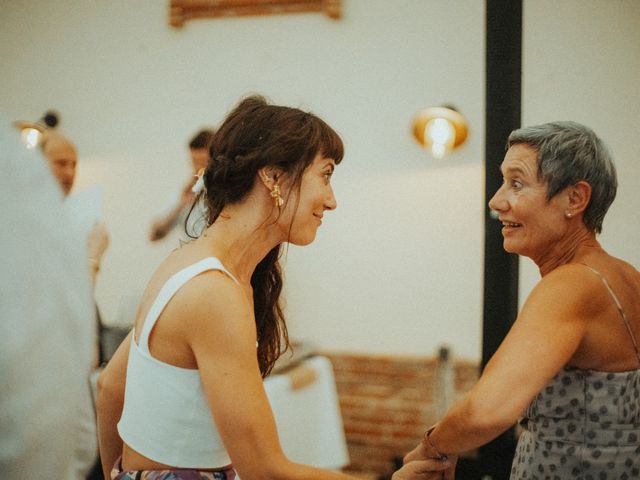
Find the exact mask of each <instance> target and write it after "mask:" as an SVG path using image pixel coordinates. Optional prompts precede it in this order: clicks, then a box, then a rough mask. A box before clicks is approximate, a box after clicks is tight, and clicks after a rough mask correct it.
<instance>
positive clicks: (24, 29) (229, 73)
mask: <svg viewBox="0 0 640 480" xmlns="http://www.w3.org/2000/svg"><path fill="white" fill-rule="evenodd" d="M560 3H562V2H560ZM603 3H606V4H608V5H610V4H611V3H613V4H614V5H616V7H619V8H606V7H603V6H602V4H603ZM167 4H168V2H166V1H165V0H155V1H145V2H128V1H123V0H120V1H107V0H95V1H92V2H86V1H83V0H75V1H74V0H66V1H63V0H52V1H50V2H43V1H37V0H31V1H27V0H25V1H21V2H11V3H9V4H8V5H3V9H2V10H3V11H2V16H0V59H1V61H0V78H1V79H2V88H1V89H0V108H1V109H3V110H5V111H6V112H7V113H8V114H9V116H10V117H11V118H15V119H35V118H38V117H39V116H40V115H41V114H42V113H43V112H44V111H45V110H46V109H47V108H50V107H55V108H57V109H58V110H59V111H60V112H61V114H62V122H63V123H62V125H61V128H62V129H63V130H64V132H65V133H67V134H68V135H69V136H70V137H71V138H72V139H74V140H75V141H76V143H77V144H78V147H79V150H80V156H81V170H80V174H79V178H78V183H79V188H82V187H83V186H86V185H89V184H92V183H100V184H102V185H103V186H104V189H105V208H104V210H105V211H104V214H105V219H106V221H107V223H108V226H109V229H110V232H111V238H112V242H111V247H110V249H109V250H108V253H107V255H106V258H105V264H104V267H103V271H102V272H101V277H100V280H99V284H98V291H97V297H98V301H99V303H100V305H101V307H102V310H103V312H104V314H105V316H106V319H107V321H108V322H115V321H117V320H118V319H119V318H120V314H119V310H120V308H121V305H124V304H126V302H127V300H126V299H127V297H130V296H131V295H134V294H135V293H137V292H138V291H139V289H140V288H141V287H142V286H143V285H144V283H145V281H146V278H147V277H148V275H149V274H150V273H151V271H152V270H153V268H154V266H155V265H156V264H157V263H158V262H159V261H160V260H161V259H162V257H163V256H164V255H165V254H166V253H167V252H168V251H169V250H170V249H171V248H173V247H174V246H175V238H174V239H173V240H169V241H167V242H165V243H163V244H162V245H158V246H150V245H149V244H148V242H147V240H146V235H147V230H148V226H149V221H150V219H151V218H152V217H153V215H154V214H155V213H157V212H158V210H159V209H160V208H161V207H162V206H163V205H166V204H167V203H168V202H169V201H170V198H171V197H172V196H174V195H175V193H176V190H177V189H178V188H179V186H180V185H181V184H182V182H183V181H184V180H183V179H184V178H185V176H186V175H188V163H187V150H186V145H185V144H186V141H187V139H188V138H189V136H190V135H191V134H192V133H193V132H194V131H195V130H196V129H197V128H199V127H200V126H202V125H215V124H217V123H219V121H220V120H221V119H222V118H223V116H224V114H225V112H226V111H228V110H229V109H230V108H232V107H233V105H234V104H235V103H236V101H237V100H238V99H239V98H240V97H241V96H243V95H245V94H247V93H251V92H259V93H263V94H265V95H267V96H268V97H269V98H270V99H271V100H272V101H274V102H276V103H283V104H287V105H292V106H300V107H302V108H304V109H309V110H312V111H314V112H315V113H317V114H319V115H320V116H321V117H323V118H325V119H326V120H327V121H328V122H329V123H330V124H331V125H333V126H334V127H335V128H336V129H337V130H338V131H339V132H340V133H341V134H342V136H343V138H344V140H345V144H346V148H347V153H346V158H345V160H344V162H343V164H342V165H341V166H340V167H339V168H338V170H337V172H336V175H335V177H334V178H335V180H334V182H335V190H336V195H337V198H338V204H339V206H338V209H337V211H336V212H333V213H329V214H328V216H327V218H326V221H325V222H324V223H323V226H322V228H321V230H320V233H319V235H318V239H317V241H316V242H315V243H314V244H313V245H311V246H309V247H305V248H298V247H294V246H292V247H290V248H289V250H288V254H287V257H286V260H285V262H286V267H285V268H286V281H287V287H286V299H287V313H288V316H289V324H290V330H291V333H292V335H293V336H294V337H302V338H305V339H308V340H310V341H313V342H315V343H316V344H317V345H318V346H320V347H322V348H326V349H337V350H349V351H355V352H373V353H393V354H425V353H426V354H430V353H432V352H434V351H435V349H436V348H437V347H438V345H440V344H441V343H448V344H450V345H451V346H452V347H453V349H454V351H455V352H456V353H457V354H458V355H461V356H463V357H466V358H470V359H477V358H479V356H480V345H481V341H480V332H481V320H482V249H483V246H482V244H483V232H482V226H483V219H482V214H483V202H484V199H483V189H484V170H483V152H484V145H483V136H484V3H483V2H480V1H477V0H459V1H456V2H449V1H443V0H398V1H394V2H387V1H380V0H375V1H372V0H344V1H343V5H344V17H343V19H342V20H340V21H338V22H336V21H332V20H330V19H328V18H327V17H325V16H323V15H319V14H297V15H282V16H271V17H259V18H236V19H225V20H198V21H193V22H189V23H187V24H186V25H185V26H184V28H183V29H181V30H175V29H172V28H171V27H169V26H168V22H167ZM563 5H565V6H564V7H558V6H556V2H548V3H540V4H538V3H537V1H536V2H532V1H528V2H526V5H525V6H526V8H525V48H526V51H525V96H526V95H529V98H526V100H525V103H524V118H523V120H524V121H525V123H531V122H539V121H546V120H551V119H555V118H556V117H557V116H566V117H567V118H574V119H576V120H578V121H584V122H585V123H587V124H590V125H592V126H593V127H594V128H596V131H599V132H600V133H601V134H602V136H603V137H604V138H605V139H606V140H608V141H609V143H610V144H611V146H612V149H613V150H614V153H615V154H616V157H626V158H624V159H623V158H619V160H620V161H622V162H625V161H626V162H627V163H626V166H623V164H622V163H620V162H619V169H620V170H621V172H623V173H624V175H621V177H622V178H621V184H622V187H621V193H620V199H619V200H618V205H617V208H618V210H617V211H612V212H611V213H612V220H611V221H610V222H609V223H607V224H606V225H605V228H606V229H607V230H608V229H609V228H610V229H611V230H612V231H615V233H616V236H615V238H619V240H618V241H617V243H615V246H616V248H618V249H619V250H620V252H618V253H620V255H622V256H625V257H626V258H630V259H631V260H633V261H635V264H636V265H640V259H639V258H638V253H637V252H635V251H634V249H633V248H632V246H631V243H632V240H633V239H637V238H638V232H637V229H638V228H639V227H638V226H637V225H631V224H633V223H634V222H633V221H630V219H634V218H635V217H634V213H635V212H636V211H637V208H638V205H639V203H640V199H639V194H638V193H637V189H634V188H633V186H632V185H631V184H630V183H626V182H628V180H626V178H627V177H629V178H631V181H636V182H637V179H636V180H634V179H633V177H637V175H633V173H634V172H637V171H638V167H636V166H635V164H634V163H633V158H630V155H628V154H625V150H624V149H625V148H626V149H627V150H626V152H627V153H628V152H630V148H631V145H632V144H631V142H630V141H629V140H628V139H627V138H626V136H627V135H628V134H629V133H630V132H634V131H637V126H638V122H637V117H635V119H634V122H635V123H632V122H630V120H629V119H630V118H631V116H632V113H631V111H632V109H631V108H630V109H629V111H628V112H627V113H626V115H627V117H626V118H627V120H626V122H620V123H619V126H620V131H617V130H616V129H615V128H614V125H618V122H616V121H614V120H613V114H614V113H617V108H615V106H614V105H618V106H624V105H629V98H628V97H630V96H631V91H632V87H633V88H635V84H636V83H637V79H638V65H639V62H640V60H638V57H639V56H638V55H637V47H638V33H637V32H638V30H640V29H638V28H636V26H637V22H638V16H639V15H638V8H637V5H638V4H637V3H636V2H634V1H633V0H630V1H627V2H618V1H614V2H604V1H603V2H580V1H577V0H576V1H572V2H567V3H566V4H563ZM578 5H579V6H580V11H581V12H583V14H581V15H578V16H576V15H575V11H574V9H572V8H571V7H576V6H578ZM619 9H621V10H623V11H622V12H619V13H618V10H619ZM549 10H553V11H554V15H552V16H550V15H549V13H548V12H549ZM595 14H597V15H598V16H599V17H601V18H599V19H598V20H597V22H596V20H594V19H593V18H592V16H593V15H595ZM550 17H552V18H550ZM619 23H620V24H621V25H619ZM592 24H593V25H595V27H596V28H597V29H598V32H597V34H594V32H591V31H590V30H589V25H592ZM554 26H555V27H554ZM556 28H557V29H561V34H560V33H557V32H553V30H555V29H556ZM567 29H569V30H567ZM585 30H587V32H586V33H587V34H585ZM550 32H551V33H553V34H554V35H555V36H556V37H555V38H557V41H558V42H560V44H561V47H554V50H553V53H552V54H551V53H550V52H547V51H545V49H544V48H541V47H540V46H539V45H548V44H551V43H552V41H553V39H552V38H548V36H549V33H550ZM602 36H605V38H604V39H602V38H600V37H602ZM541 37H544V38H541ZM611 38H613V44H612V47H603V46H602V45H601V44H602V43H603V42H604V43H605V44H607V42H609V40H610V39H611ZM624 39H626V40H624ZM629 39H632V40H629ZM578 40H580V41H582V42H586V43H583V44H580V43H578V42H577V41H578ZM538 41H541V42H543V43H541V44H538V43H537V42H538ZM623 41H625V42H627V43H628V42H633V46H631V45H626V48H625V50H626V51H627V52H629V55H626V57H628V58H625V63H624V65H617V62H618V60H619V59H620V58H621V57H622V56H624V55H625V54H624V53H620V52H618V51H617V50H616V49H615V47H619V46H621V42H623ZM594 48H596V50H597V52H598V54H597V55H596V56H592V57H589V58H585V59H584V61H585V62H586V64H584V65H582V64H581V63H580V59H578V58H576V56H575V55H574V54H571V53H569V52H571V51H574V50H576V51H580V52H591V51H593V50H594ZM558 51H559V52H560V53H561V52H567V53H566V55H564V56H561V55H560V53H557V52H558ZM634 51H635V52H636V55H632V54H631V53H632V52H634ZM612 54H616V57H615V59H613V58H610V55H612ZM564 57H570V58H564ZM603 60H604V61H605V63H606V64H607V65H609V66H615V67H616V68H615V74H612V75H609V73H608V72H607V69H603V70H602V71H601V73H599V76H598V77H597V78H598V81H597V82H596V81H595V80H594V81H589V82H585V81H584V80H585V72H586V73H587V74H588V75H592V74H593V73H594V70H598V69H599V68H602V61H603ZM607 62H608V63H607ZM567 63H569V64H570V65H571V69H569V70H567V71H565V70H566V69H565V66H566V64H567ZM621 70H622V71H621ZM545 72H546V73H545ZM572 72H573V73H572ZM609 77H611V79H612V81H615V85H614V86H613V87H612V88H611V87H608V85H609ZM574 78H577V79H578V80H580V83H579V86H576V84H575V82H574ZM550 84H551V85H552V86H553V89H552V90H550V89H549V88H548V86H549V85H550ZM587 84H588V86H589V89H590V90H588V91H589V92H591V91H593V89H594V88H595V94H591V93H589V94H588V95H587V94H584V92H585V91H587ZM576 89H578V91H580V92H583V94H581V95H576V93H577V92H576ZM622 92H627V94H625V95H624V96H623V95H622ZM574 95H576V97H574ZM591 101H594V102H597V105H595V104H594V106H593V108H590V107H589V104H590V103H591ZM634 101H635V102H636V103H635V104H634V105H635V106H636V107H637V95H636V98H635V100H634ZM446 102H451V103H453V104H455V105H456V106H457V107H458V108H459V109H460V111H461V112H462V113H463V114H465V116H466V117H467V118H468V120H469V122H470V129H471V130H470V138H469V141H468V143H467V144H466V145H465V146H464V147H463V148H462V149H461V150H460V151H459V152H457V153H456V154H455V155H453V156H452V157H450V158H447V159H445V160H441V161H434V160H431V159H429V158H428V157H427V156H426V155H425V154H424V153H423V152H422V151H421V150H420V149H419V148H418V147H417V145H416V144H415V143H414V142H413V140H412V138H411V136H410V130H409V129H410V122H411V118H412V116H413V115H414V114H415V113H416V112H417V111H418V110H419V109H421V108H423V107H426V106H431V105H438V104H441V103H446ZM610 102H611V103H610ZM598 111H604V112H606V115H607V116H606V117H605V118H604V119H602V120H598V122H596V121H595V120H596V119H597V117H596V113H597V112H598ZM635 111H636V112H637V111H639V110H638V109H637V108H635ZM581 114H583V115H581ZM634 125H635V127H636V129H633V126H634ZM621 200H624V201H621ZM625 220H626V221H625ZM614 227H615V228H614ZM618 236H620V237H618ZM607 240H608V238H607ZM612 241H613V237H612ZM625 249H626V250H625ZM52 253H54V252H52ZM633 255H635V257H633ZM523 275H524V274H523ZM525 277H526V276H525ZM525 280H526V278H525Z"/></svg>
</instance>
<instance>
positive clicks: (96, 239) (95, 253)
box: [87, 222, 109, 265]
mask: <svg viewBox="0 0 640 480" xmlns="http://www.w3.org/2000/svg"><path fill="white" fill-rule="evenodd" d="M108 246H109V234H108V233H107V227H106V226H105V224H104V222H96V223H94V224H93V227H92V228H91V230H90V231H89V236H88V237H87V251H88V255H89V259H90V260H92V261H96V262H97V263H98V265H99V264H100V259H101V258H102V255H103V254H104V251H105V250H106V249H107V247H108Z"/></svg>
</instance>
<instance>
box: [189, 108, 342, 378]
mask: <svg viewBox="0 0 640 480" xmlns="http://www.w3.org/2000/svg"><path fill="white" fill-rule="evenodd" d="M318 154H322V155H323V156H324V157H327V158H331V159H333V160H334V161H335V162H336V164H338V163H340V161H341V160H342V157H343V155H344V146H343V143H342V140H341V138H340V136H339V135H338V134H337V133H336V132H335V131H334V130H333V129H332V128H331V127H330V126H329V125H327V124H326V123H325V122H324V121H323V120H321V119H320V118H318V117H317V116H315V115H314V114H312V113H308V112H304V111H302V110H299V109H297V108H290V107H283V106H278V105H269V104H268V103H267V101H266V100H265V99H264V98H263V97H261V96H251V97H248V98H245V99H244V100H242V101H241V102H240V103H239V104H238V105H237V106H236V107H235V108H234V109H233V110H232V111H231V113H229V115H228V116H227V117H226V119H225V120H224V122H223V123H222V125H221V126H220V128H218V130H217V131H216V133H215V135H214V137H213V140H212V142H211V146H210V149H209V162H208V165H207V168H206V169H205V172H204V183H205V193H204V195H206V204H207V208H208V215H209V218H208V224H209V225H211V224H213V223H214V222H215V221H216V219H217V218H218V216H219V215H220V212H222V209H223V208H224V207H225V205H229V204H233V203H237V202H241V201H242V200H243V199H244V198H245V197H246V196H247V194H248V193H249V192H250V191H251V189H252V188H253V185H254V182H255V181H256V178H257V175H258V171H259V170H260V169H261V168H263V167H268V166H274V167H277V168H279V169H280V170H282V171H283V172H284V173H285V174H286V175H288V176H289V177H290V178H291V179H292V185H293V188H297V189H298V191H299V189H300V184H301V180H302V174H303V173H304V171H305V169H306V168H307V167H308V166H309V165H310V164H311V162H312V161H313V159H314V158H315V157H316V155H318ZM199 200H200V199H196V202H198V201H199ZM285 201H288V198H286V199H285ZM192 212H193V208H192ZM192 212H191V213H192ZM185 223H186V222H185ZM187 234H188V235H190V233H189V232H187ZM280 252H281V245H278V246H277V247H275V248H273V249H272V250H271V251H270V252H269V253H268V254H267V255H266V256H265V257H264V258H263V259H262V260H261V261H260V263H258V265H257V267H256V269H255V271H254V272H253V275H252V276H251V286H252V287H253V300H254V315H255V320H256V328H257V331H258V363H259V365H260V372H261V373H262V376H263V377H265V376H267V375H268V374H269V372H271V369H272V368H273V365H274V363H275V362H276V360H277V359H278V357H280V355H281V354H283V353H284V352H285V351H286V350H287V349H288V348H289V347H290V343H289V336H288V333H287V326H286V322H285V318H284V314H283V312H282V308H281V303H280V294H281V293H282V271H281V268H280V263H279V258H280Z"/></svg>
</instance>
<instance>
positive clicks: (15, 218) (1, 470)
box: [0, 115, 96, 480]
mask: <svg viewBox="0 0 640 480" xmlns="http://www.w3.org/2000/svg"><path fill="white" fill-rule="evenodd" d="M0 199H1V204H2V208H1V209H0V223H1V224H2V228H1V229H0V246H2V255H0V320H1V321H0V385H2V388H1V389H0V478H3V479H5V478H6V479H22V478H24V479H29V480H41V479H42V480H45V479H47V480H48V479H52V478H56V479H65V480H66V479H77V478H79V477H78V476H77V475H76V473H75V457H76V451H75V449H74V447H73V446H74V445H76V443H77V440H78V431H79V430H81V429H82V428H83V427H82V426H81V425H80V423H81V420H80V419H79V413H78V412H79V411H81V410H82V409H83V408H85V407H86V406H87V405H89V406H90V402H91V399H90V390H89V384H88V378H89V369H90V364H91V358H92V355H93V345H94V339H95V335H96V332H95V320H94V315H95V310H94V305H93V302H92V299H91V282H90V279H89V275H88V273H87V268H88V267H87V259H86V256H85V255H80V254H79V252H84V250H85V240H84V239H82V238H78V236H77V235H75V234H74V232H73V228H72V219H71V218H69V215H68V212H67V209H66V208H65V206H64V204H63V198H62V195H60V189H59V188H58V185H57V184H56V182H55V180H54V178H53V177H52V175H51V172H50V171H49V169H48V168H47V166H46V164H45V161H44V160H43V158H42V155H41V153H40V152H39V151H38V150H37V149H36V150H27V149H26V148H25V146H24V145H23V144H22V143H20V141H19V134H18V132H17V131H16V130H15V129H14V128H13V127H12V126H11V125H10V123H9V121H8V119H7V118H6V117H4V116H3V115H0Z"/></svg>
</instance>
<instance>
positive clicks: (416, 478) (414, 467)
mask: <svg viewBox="0 0 640 480" xmlns="http://www.w3.org/2000/svg"><path fill="white" fill-rule="evenodd" d="M418 447H419V446H418ZM414 451H415V450H414ZM407 456H408V455H407ZM406 458H407V457H405V459H406ZM454 478H455V460H436V459H434V458H429V459H423V460H412V461H409V462H405V464H404V465H403V467H402V468H401V469H400V470H398V471H396V472H395V473H394V474H393V476H392V477H391V480H443V479H444V480H453V479H454Z"/></svg>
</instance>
